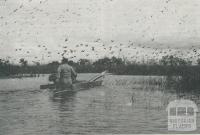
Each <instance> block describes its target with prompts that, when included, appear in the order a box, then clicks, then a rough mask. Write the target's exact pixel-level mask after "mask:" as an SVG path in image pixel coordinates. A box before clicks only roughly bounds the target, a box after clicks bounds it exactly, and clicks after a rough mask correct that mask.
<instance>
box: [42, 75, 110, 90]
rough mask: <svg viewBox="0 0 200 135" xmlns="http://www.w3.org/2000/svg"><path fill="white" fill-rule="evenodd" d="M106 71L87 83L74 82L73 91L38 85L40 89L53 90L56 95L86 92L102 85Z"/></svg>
mask: <svg viewBox="0 0 200 135" xmlns="http://www.w3.org/2000/svg"><path fill="white" fill-rule="evenodd" d="M106 73H107V71H104V72H102V73H101V74H99V75H97V76H94V77H92V78H91V79H90V80H89V81H75V82H74V83H73V89H71V88H66V90H59V88H57V87H56V84H55V83H51V84H46V85H40V89H51V90H54V92H56V93H61V92H66V91H74V92H76V91H81V90H87V89H90V88H93V87H98V86H101V85H102V83H103V78H104V77H105V74H106Z"/></svg>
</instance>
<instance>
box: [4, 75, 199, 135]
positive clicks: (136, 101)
mask: <svg viewBox="0 0 200 135" xmlns="http://www.w3.org/2000/svg"><path fill="white" fill-rule="evenodd" d="M93 75H94V74H81V75H80V76H79V79H80V80H84V79H85V80H87V79H89V78H90V77H91V76H93ZM164 80H165V79H164V77H144V76H120V77H119V76H107V77H106V78H105V81H104V86H102V87H96V88H92V89H90V90H85V91H79V92H76V93H74V92H65V93H62V94H54V93H53V91H50V90H39V85H40V84H45V83H47V78H46V77H41V78H39V79H38V78H37V79H35V78H27V79H22V80H20V79H7V80H0V132H1V133H2V134H4V135H27V134H29V135H31V134H33V135H35V134H42V135H51V134H52V135H64V134H69V133H174V132H169V131H167V112H166V110H165V109H166V107H167V105H168V103H169V101H172V100H174V99H179V98H186V99H192V100H193V101H195V103H196V104H197V105H198V106H199V103H200V100H199V97H198V94H196V93H190V94H188V93H187V94H185V93H176V92H173V90H168V89H165V87H164V85H165V84H164ZM19 84H20V85H19ZM199 119H200V118H199V114H198V115H197V127H198V128H200V127H199V122H198V121H199ZM198 132H199V129H197V131H195V132H192V133H198ZM178 133H179V132H178ZM187 133H190V132H187Z"/></svg>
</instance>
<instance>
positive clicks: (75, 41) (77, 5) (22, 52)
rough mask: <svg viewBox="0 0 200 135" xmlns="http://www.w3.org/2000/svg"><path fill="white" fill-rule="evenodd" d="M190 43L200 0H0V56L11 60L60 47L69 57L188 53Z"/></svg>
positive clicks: (47, 57) (51, 54) (52, 54)
mask: <svg viewBox="0 0 200 135" xmlns="http://www.w3.org/2000/svg"><path fill="white" fill-rule="evenodd" d="M192 46H195V47H196V48H197V51H198V47H200V1H199V0H0V57H1V58H6V57H7V58H8V57H11V60H12V61H19V58H22V57H24V58H26V59H27V60H29V61H40V62H49V61H53V60H60V59H61V58H62V53H63V51H64V50H66V52H65V54H63V56H65V57H67V58H70V59H72V60H77V59H79V58H88V59H98V58H101V57H104V56H109V57H110V56H123V57H129V59H138V58H139V57H140V58H143V57H145V56H147V57H148V56H154V57H161V56H162V55H166V54H168V53H169V54H170V53H172V52H173V53H175V54H177V52H179V55H180V56H183V57H191V56H193V55H195V54H191V53H190V55H189V54H188V50H189V49H191V47H192ZM169 48H170V49H172V51H171V52H169ZM157 49H158V50H159V52H160V50H161V51H162V52H161V55H160V54H158V53H159V52H158V50H157ZM177 49H178V50H177ZM180 50H182V51H181V52H180ZM156 51H157V52H156ZM191 51H193V48H192V49H191ZM184 53H185V55H184ZM197 55H198V54H197Z"/></svg>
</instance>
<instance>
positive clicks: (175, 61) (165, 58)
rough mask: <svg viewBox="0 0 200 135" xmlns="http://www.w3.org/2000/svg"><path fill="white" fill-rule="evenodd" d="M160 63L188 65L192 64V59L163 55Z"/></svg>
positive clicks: (165, 64)
mask: <svg viewBox="0 0 200 135" xmlns="http://www.w3.org/2000/svg"><path fill="white" fill-rule="evenodd" d="M160 64H161V65H164V66H186V65H191V64H192V62H191V61H186V60H184V59H181V58H178V57H174V56H172V55H167V56H163V57H162V59H161V60H160Z"/></svg>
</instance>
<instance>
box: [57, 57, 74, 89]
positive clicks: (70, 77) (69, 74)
mask: <svg viewBox="0 0 200 135" xmlns="http://www.w3.org/2000/svg"><path fill="white" fill-rule="evenodd" d="M57 72H58V74H57V80H56V82H57V85H58V87H59V88H60V89H66V88H73V87H72V83H73V81H74V80H75V79H76V77H77V73H76V72H75V71H74V69H73V67H72V66H70V65H69V63H68V59H65V58H64V59H63V60H62V63H61V65H60V66H59V67H58V69H57Z"/></svg>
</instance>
